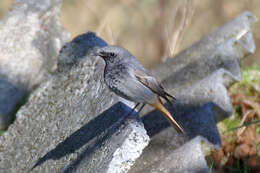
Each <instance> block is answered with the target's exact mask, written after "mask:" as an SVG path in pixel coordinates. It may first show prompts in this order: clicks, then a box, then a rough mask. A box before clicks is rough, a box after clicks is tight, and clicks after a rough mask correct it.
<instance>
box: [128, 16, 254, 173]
mask: <svg viewBox="0 0 260 173" xmlns="http://www.w3.org/2000/svg"><path fill="white" fill-rule="evenodd" d="M254 22H256V18H255V17H254V16H253V15H252V14H251V13H249V12H245V13H243V14H241V15H240V16H238V17H237V18H235V19H234V20H232V21H230V22H228V23H227V24H225V25H224V26H222V27H220V28H217V29H216V30H215V31H213V32H212V33H210V34H209V35H207V36H205V37H204V38H202V39H201V40H200V41H199V42H198V43H195V44H194V45H193V46H191V47H190V48H188V49H186V50H184V51H183V52H181V53H180V54H179V55H177V56H176V57H174V58H172V59H169V60H168V61H167V62H165V63H162V64H160V65H158V66H157V67H155V68H154V69H153V70H152V71H153V73H154V75H155V76H157V77H158V78H159V79H161V81H162V82H163V85H164V87H165V88H166V90H167V91H168V92H169V93H171V94H173V95H175V96H176V98H177V101H175V102H173V106H171V105H167V104H166V106H167V108H168V110H170V112H171V113H172V115H173V116H174V118H175V119H176V120H177V121H178V122H179V123H180V124H181V125H182V126H183V128H184V130H185V131H186V135H185V136H180V135H179V134H177V132H176V131H175V130H174V129H172V128H169V127H170V126H169V124H168V122H167V121H166V120H165V119H164V118H163V117H162V115H161V114H160V113H159V112H158V111H153V110H152V109H151V108H149V107H147V108H146V109H145V110H144V112H143V114H142V116H143V117H142V119H143V122H144V125H145V128H146V130H147V133H148V135H149V136H150V137H151V141H150V143H149V146H148V147H147V148H146V149H145V150H144V152H143V153H142V155H141V157H140V158H139V159H138V160H137V161H136V163H135V165H134V166H133V168H132V169H131V171H130V172H132V173H134V172H142V170H143V169H144V168H148V169H147V170H150V171H151V169H150V168H153V171H154V172H156V171H157V172H160V171H161V168H159V165H164V166H166V167H165V168H164V169H163V170H164V171H161V172H167V171H168V172H174V171H173V170H172V167H175V166H176V165H174V164H175V163H176V162H175V160H173V161H172V164H173V165H168V167H167V164H164V163H163V162H164V161H166V160H165V159H164V158H165V157H167V155H168V154H169V153H172V152H175V150H178V151H181V148H182V146H183V145H184V144H185V143H187V142H188V143H189V142H190V140H191V139H193V138H195V137H196V136H202V137H203V139H205V140H207V141H208V142H209V143H210V146H211V147H213V148H219V147H220V146H221V140H220V136H219V133H218V129H217V127H216V121H220V120H223V119H224V118H226V117H227V116H230V115H231V114H232V104H231V102H230V98H229V96H228V93H227V90H226V86H229V85H230V84H231V83H233V82H234V81H236V80H240V78H241V74H240V67H239V62H238V61H239V59H241V58H244V57H245V56H247V55H248V54H250V53H253V52H254V50H255V45H254V40H253V37H252V33H251V29H250V25H251V24H253V23H254ZM185 145H186V144H185ZM183 151H185V150H183ZM180 155H183V157H186V155H188V154H187V153H185V152H183V153H182V154H180ZM200 156H201V157H203V158H200V160H204V156H203V155H200ZM189 158H190V159H194V158H193V157H187V158H186V159H189ZM172 159H173V158H172ZM175 159H177V160H178V157H176V158H175ZM187 162H192V160H187ZM204 162H205V161H203V162H201V165H202V167H203V168H204V166H203V165H204ZM178 164H179V165H178V166H179V167H183V168H184V167H186V166H187V165H185V162H183V163H182V162H179V163H178ZM198 164H199V163H198ZM154 165H155V166H154ZM156 165H157V166H158V169H156V168H157V166H156ZM198 166H200V165H198ZM181 170H182V169H181ZM184 170H185V169H184ZM186 171H188V172H193V171H191V170H190V168H189V167H187V170H186ZM147 172H149V171H147ZM176 172H177V170H176ZM180 172H181V171H180ZM184 172H185V171H184ZM194 172H196V169H195V168H194Z"/></svg>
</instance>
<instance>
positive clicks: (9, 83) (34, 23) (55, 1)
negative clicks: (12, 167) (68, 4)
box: [0, 0, 69, 129]
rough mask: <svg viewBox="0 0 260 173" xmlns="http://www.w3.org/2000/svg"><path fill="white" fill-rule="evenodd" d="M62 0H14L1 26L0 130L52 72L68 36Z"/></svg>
mask: <svg viewBox="0 0 260 173" xmlns="http://www.w3.org/2000/svg"><path fill="white" fill-rule="evenodd" d="M60 7H61V0H52V1H49V0H42V1H41V2H40V3H39V1H37V0H15V1H14V4H13V6H12V10H11V11H10V12H9V13H8V14H7V15H6V16H5V17H4V19H3V20H2V21H1V23H0V129H4V128H6V127H7V125H8V124H9V123H10V122H11V120H12V119H13V116H14V113H15V112H16V111H17V108H18V107H19V105H20V104H23V103H24V98H25V97H26V94H27V93H28V92H29V91H31V89H32V88H33V87H34V86H36V85H38V84H39V82H40V81H42V79H43V76H44V74H46V72H48V71H52V70H53V69H54V68H55V65H56V63H55V62H56V58H57V55H58V52H59V50H60V48H61V46H62V45H63V44H64V42H65V41H67V40H68V38H69V35H68V33H67V32H66V31H65V30H64V29H63V26H62V25H61V23H60V20H59V14H60Z"/></svg>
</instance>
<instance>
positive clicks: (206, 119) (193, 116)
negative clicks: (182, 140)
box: [142, 102, 221, 147]
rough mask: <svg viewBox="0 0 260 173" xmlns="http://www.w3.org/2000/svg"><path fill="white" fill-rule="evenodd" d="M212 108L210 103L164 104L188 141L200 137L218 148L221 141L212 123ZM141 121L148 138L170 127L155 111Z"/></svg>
mask: <svg viewBox="0 0 260 173" xmlns="http://www.w3.org/2000/svg"><path fill="white" fill-rule="evenodd" d="M213 106H214V104H213V103H212V102H209V103H205V104H204V105H201V106H190V105H184V104H176V105H175V106H174V107H172V106H170V105H168V104H166V107H167V109H168V110H169V111H170V112H171V113H172V115H173V116H174V118H175V120H176V121H177V122H178V123H179V124H180V125H181V126H182V127H183V128H184V131H185V133H186V135H187V137H188V138H189V139H192V138H194V137H196V136H198V135H200V136H202V137H204V138H205V139H207V140H208V141H209V142H211V143H212V144H214V145H215V146H217V147H220V146H221V139H220V136H219V132H218V129H217V127H216V124H215V121H214V116H213V112H212V107H213ZM178 110H182V111H183V110H186V111H185V112H183V113H181V111H178ZM142 121H143V123H144V127H145V129H146V131H147V134H148V135H149V136H150V137H153V136H154V135H156V134H157V133H160V132H161V131H163V130H164V129H166V128H168V127H169V126H170V124H169V123H168V121H167V120H166V119H165V118H164V116H163V115H162V114H161V113H160V112H158V111H157V110H154V111H152V112H150V113H148V114H146V115H145V116H144V117H143V118H142Z"/></svg>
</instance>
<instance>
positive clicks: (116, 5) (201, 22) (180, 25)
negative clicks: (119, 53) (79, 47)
mask: <svg viewBox="0 0 260 173" xmlns="http://www.w3.org/2000/svg"><path fill="white" fill-rule="evenodd" d="M12 1H13V0H0V19H1V18H2V17H3V16H4V14H6V13H7V12H8V10H9V9H10V8H11V4H12ZM246 10H248V11H251V12H252V13H253V14H254V15H255V16H257V17H258V19H260V1H259V0H217V1H213V0H142V1H140V0H110V1H104V0H64V3H63V6H62V13H61V20H62V23H63V24H64V26H65V27H66V29H67V30H68V31H69V32H70V33H71V38H74V37H75V36H77V35H79V34H81V33H85V32H87V31H94V32H96V33H97V34H98V35H99V36H101V37H102V38H103V39H105V40H106V41H107V42H108V43H109V44H116V45H121V46H123V47H125V48H127V49H128V50H129V51H130V52H132V53H133V55H135V56H136V57H137V59H138V60H139V61H140V62H141V63H142V64H143V65H144V66H146V67H147V68H151V67H152V66H154V65H156V64H158V63H159V62H161V61H165V60H166V59H167V58H169V57H172V58H174V57H173V56H174V55H176V54H177V53H179V52H180V51H182V50H184V49H185V48H187V47H189V46H191V45H192V44H193V43H195V42H196V41H198V40H199V39H201V37H202V36H204V35H206V34H207V33H209V32H210V31H213V30H214V29H216V28H217V27H219V26H221V25H223V24H225V23H226V22H228V21H230V20H231V19H233V18H234V17H236V16H237V15H239V14H241V13H242V12H244V11H246ZM259 28H260V22H258V23H256V24H255V25H254V27H253V33H254V39H255V42H256V48H257V49H256V52H255V54H253V55H250V56H249V57H247V58H245V59H244V60H243V61H242V62H241V66H242V75H243V80H242V81H240V82H238V83H236V84H234V85H233V86H231V87H230V88H229V93H230V96H231V100H232V102H233V106H234V116H233V117H232V118H231V119H227V120H225V121H223V122H221V123H219V124H218V127H219V129H220V131H221V133H222V134H221V135H222V142H223V147H222V149H220V150H218V151H215V152H214V153H213V154H212V155H211V156H210V157H209V158H208V161H209V165H210V166H212V168H214V169H216V170H218V172H257V171H260V168H259V167H260V159H259V156H260V127H259V119H260V118H259V117H260V57H259V56H260V51H259V47H260V29H259ZM245 101H246V102H245ZM247 122H248V123H249V124H250V122H257V123H251V124H250V126H247V128H246V129H245V128H242V129H244V130H241V128H240V129H234V127H237V126H240V125H242V126H243V125H244V124H245V123H247ZM228 129H234V130H228ZM227 130H228V131H229V132H228V133H226V131H227Z"/></svg>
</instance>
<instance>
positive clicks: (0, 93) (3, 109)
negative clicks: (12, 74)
mask: <svg viewBox="0 0 260 173" xmlns="http://www.w3.org/2000/svg"><path fill="white" fill-rule="evenodd" d="M27 98H28V90H26V89H25V87H23V86H19V87H17V86H15V85H14V84H12V83H11V82H9V81H8V80H6V79H4V78H1V77H0V129H5V128H7V125H9V124H10V123H11V122H13V120H14V119H15V113H16V112H17V111H18V110H19V108H20V107H21V106H22V105H23V104H24V103H25V102H26V100H27Z"/></svg>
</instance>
